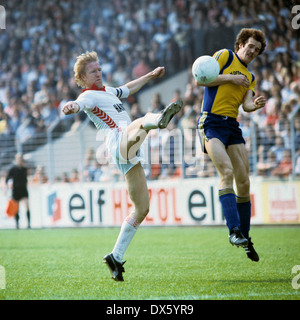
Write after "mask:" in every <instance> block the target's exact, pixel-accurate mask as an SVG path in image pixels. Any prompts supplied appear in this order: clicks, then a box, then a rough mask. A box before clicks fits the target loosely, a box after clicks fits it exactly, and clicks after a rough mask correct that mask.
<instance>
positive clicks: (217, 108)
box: [202, 49, 256, 118]
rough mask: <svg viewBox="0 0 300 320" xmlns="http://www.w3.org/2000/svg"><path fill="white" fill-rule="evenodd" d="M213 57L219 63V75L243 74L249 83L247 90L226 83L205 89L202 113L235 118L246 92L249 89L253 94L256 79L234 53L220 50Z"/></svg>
mask: <svg viewBox="0 0 300 320" xmlns="http://www.w3.org/2000/svg"><path fill="white" fill-rule="evenodd" d="M213 57H214V58H215V59H216V60H217V61H218V62H219V65H220V74H243V75H245V76H246V77H247V78H248V80H249V83H250V86H249V88H245V87H243V86H238V85H235V84H232V83H226V84H223V85H220V86H215V87H206V88H205V91H204V98H203V102H202V112H204V111H206V112H212V113H215V114H219V115H223V116H228V117H232V118H237V116H238V109H239V106H240V105H241V104H242V103H243V99H244V96H245V94H246V92H247V91H248V90H249V89H250V90H252V91H253V93H255V91H254V89H255V85H256V79H255V77H254V75H253V74H252V73H251V72H250V71H249V70H248V69H247V66H246V65H245V64H244V63H243V62H242V61H241V60H240V59H239V57H238V56H237V55H236V53H235V52H233V51H231V50H228V49H222V50H220V51H217V52H216V53H215V54H214V55H213Z"/></svg>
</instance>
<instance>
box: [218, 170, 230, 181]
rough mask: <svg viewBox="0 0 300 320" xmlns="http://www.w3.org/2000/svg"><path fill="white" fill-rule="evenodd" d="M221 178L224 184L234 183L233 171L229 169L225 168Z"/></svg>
mask: <svg viewBox="0 0 300 320" xmlns="http://www.w3.org/2000/svg"><path fill="white" fill-rule="evenodd" d="M220 176H221V180H222V181H224V182H231V181H233V169H232V168H229V167H226V168H223V170H222V171H221V174H220Z"/></svg>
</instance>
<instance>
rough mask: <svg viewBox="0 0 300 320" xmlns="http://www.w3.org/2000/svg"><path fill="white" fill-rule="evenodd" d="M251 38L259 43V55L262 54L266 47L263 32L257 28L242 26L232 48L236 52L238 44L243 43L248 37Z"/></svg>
mask: <svg viewBox="0 0 300 320" xmlns="http://www.w3.org/2000/svg"><path fill="white" fill-rule="evenodd" d="M251 37H252V38H253V39H254V40H256V41H258V42H260V43H261V49H260V51H259V53H258V54H259V55H260V54H262V53H263V52H264V50H265V48H266V38H265V35H264V33H263V32H262V31H261V30H258V29H252V28H243V29H242V30H241V31H240V32H239V34H238V35H237V37H236V40H235V44H234V50H235V52H237V51H238V50H239V45H240V44H242V45H244V44H245V43H246V42H247V41H248V39H249V38H251Z"/></svg>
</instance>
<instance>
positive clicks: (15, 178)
mask: <svg viewBox="0 0 300 320" xmlns="http://www.w3.org/2000/svg"><path fill="white" fill-rule="evenodd" d="M9 181H12V198H13V199H14V200H16V201H18V202H20V201H22V202H24V204H25V206H26V210H27V211H26V212H27V221H28V228H30V210H29V201H28V189H27V168H26V167H25V163H24V159H23V156H22V154H20V153H18V154H16V157H15V165H13V166H12V167H11V168H10V169H9V171H8V173H7V176H6V184H9ZM15 219H16V227H17V229H18V228H19V220H20V216H19V212H18V213H17V214H16V216H15Z"/></svg>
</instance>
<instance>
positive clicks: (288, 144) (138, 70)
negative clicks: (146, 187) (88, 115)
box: [0, 0, 300, 182]
mask: <svg viewBox="0 0 300 320" xmlns="http://www.w3.org/2000/svg"><path fill="white" fill-rule="evenodd" d="M293 5H295V4H293V1H290V0H288V1H285V0H270V1H266V0H253V1H251V2H248V1H247V0H233V1H229V0H212V1H208V0H198V1H183V0H167V1H160V0H151V1H150V0H141V1H135V0H127V1H121V0H111V1H104V0H103V1H102V0H90V1H87V0H72V1H71V0H45V1H18V0H10V1H9V2H8V3H7V4H6V5H5V10H6V29H4V30H0V42H1V46H0V66H1V67H0V145H1V147H0V148H1V149H0V166H2V167H3V166H4V165H7V164H8V163H10V161H11V159H13V158H14V154H15V153H16V146H17V144H18V143H19V144H21V145H23V144H24V145H25V144H26V143H28V141H30V143H32V144H35V142H37V138H38V137H43V136H45V133H46V131H47V129H48V128H49V127H51V125H52V124H53V123H54V122H55V121H57V119H59V120H60V121H61V122H62V123H63V124H64V125H63V126H62V128H63V130H64V131H67V130H70V129H71V128H72V127H73V126H74V125H73V120H75V121H76V123H77V121H79V123H80V121H82V120H83V118H84V116H83V115H80V117H79V118H78V117H77V118H75V117H73V118H72V117H69V118H68V119H66V118H64V116H63V115H62V114H61V112H60V110H61V107H62V105H64V104H65V102H66V101H68V100H70V99H73V98H75V97H76V96H77V95H78V94H79V93H80V89H79V88H78V87H77V85H76V84H75V82H74V79H73V65H74V62H75V59H76V56H78V55H79V54H80V53H82V52H85V51H87V50H89V51H91V50H95V51H97V53H98V55H99V57H100V62H101V65H102V72H103V80H104V82H105V84H106V85H111V86H119V85H122V84H124V83H126V82H127V81H129V80H131V79H133V78H137V77H139V76H141V75H143V74H145V73H147V72H148V71H150V70H152V69H153V68H155V67H156V66H158V65H163V66H165V68H166V77H171V76H172V75H175V74H176V73H177V72H179V71H182V70H189V82H188V84H187V86H186V87H182V88H180V89H178V90H177V88H174V95H176V96H180V97H181V98H183V100H184V102H185V108H184V110H183V111H182V112H181V113H180V114H178V115H177V116H176V118H175V119H174V121H173V123H172V125H171V126H173V127H172V128H171V127H169V130H172V129H174V128H179V129H181V130H184V129H195V128H196V127H197V120H198V117H199V114H200V110H201V101H202V97H203V88H201V87H197V86H195V83H194V81H193V79H192V76H191V72H190V68H191V65H192V63H193V60H194V59H195V58H196V57H197V55H198V54H199V53H200V51H199V49H198V48H199V43H200V44H201V46H202V45H203V46H205V41H203V38H202V42H201V39H200V35H203V34H205V33H211V32H215V35H217V34H218V32H219V31H220V30H222V31H223V32H225V33H224V34H225V35H227V38H226V37H224V41H227V42H226V45H227V43H229V44H228V46H229V45H230V46H231V47H229V49H233V44H234V39H235V35H236V34H237V33H238V31H239V30H240V29H241V28H243V27H258V28H260V29H261V30H263V31H264V32H265V34H266V37H267V48H266V51H265V53H264V54H263V55H261V56H259V57H258V58H257V59H256V60H255V61H254V62H253V64H252V66H251V68H252V70H251V71H252V72H253V73H254V74H255V76H256V79H257V87H256V90H257V94H258V95H265V96H266V98H267V104H266V107H265V108H264V109H262V110H260V111H257V112H255V113H254V114H252V115H249V114H246V113H243V112H241V113H240V116H239V119H238V120H239V121H240V123H241V126H242V129H243V132H244V136H245V139H246V142H247V147H248V148H249V152H250V153H249V154H251V151H253V150H251V148H253V144H251V139H252V138H253V137H251V130H253V128H252V127H251V126H252V124H253V122H255V123H256V124H257V126H256V130H255V134H256V141H257V145H256V148H257V149H256V150H257V157H256V159H255V161H253V159H252V158H251V159H250V160H251V161H250V163H251V171H252V172H255V170H256V172H257V174H259V175H263V176H265V177H268V176H277V177H283V178H287V177H289V175H290V174H291V173H292V169H293V166H292V156H294V157H295V168H296V173H297V174H298V175H299V176H300V113H299V112H298V113H296V110H297V108H298V107H299V104H300V37H299V32H300V31H299V29H296V28H294V27H293V25H292V19H293V17H294V15H293V14H292V7H293ZM299 22H300V21H299ZM198 36H199V37H198ZM216 39H217V37H216ZM198 40H199V41H198ZM213 40H214V39H212V40H210V41H213ZM223 43H224V42H223ZM223 43H222V44H223ZM221 48H222V47H220V43H218V42H217V41H216V40H215V41H214V43H213V46H211V47H210V50H212V49H214V50H215V49H216V50H217V49H221ZM207 50H208V49H207ZM213 53H214V52H209V54H213ZM159 81H162V80H157V82H159ZM153 84H156V83H155V82H154V83H151V84H149V85H153ZM127 102H128V105H129V106H130V108H129V109H130V113H131V117H132V119H135V118H137V117H139V116H141V115H142V114H143V112H142V111H141V110H142V107H141V106H139V104H138V102H137V99H136V98H135V97H131V98H130V99H128V101H127ZM164 103H165V102H164V101H161V98H160V94H159V92H158V93H157V94H156V95H155V96H154V97H153V99H152V103H151V110H152V111H160V110H161V109H162V108H163V107H164ZM292 115H295V117H294V120H293V121H291V116H292ZM250 116H251V117H252V120H251V119H250ZM69 119H71V121H70V120H69ZM291 124H292V126H291ZM195 131H196V130H194V131H192V133H191V136H190V137H189V138H190V139H191V140H192V141H194V140H196V139H197V137H195V134H194V133H195ZM193 132H194V133H193ZM153 140H154V139H153ZM165 140H166V141H168V139H165ZM169 143H170V141H169ZM292 143H294V144H295V145H294V146H293V145H292ZM37 144H38V143H37ZM174 148H175V146H173V149H174ZM293 148H294V149H293ZM293 150H294V153H293ZM5 159H8V162H5ZM85 161H86V163H85V165H86V167H85V169H84V170H83V172H82V173H78V171H77V169H73V171H72V172H70V173H66V174H65V175H64V176H63V177H58V178H57V179H58V180H60V181H77V180H78V181H79V180H80V177H79V176H80V174H83V175H84V180H88V181H101V179H102V181H105V179H109V177H110V178H111V177H112V176H113V177H115V179H118V178H117V175H118V174H117V173H116V172H115V171H114V172H113V173H111V172H107V170H108V169H107V168H105V166H104V165H102V166H100V165H99V164H97V161H95V155H93V152H92V151H90V150H89V152H88V154H87V156H86V159H85ZM184 170H185V172H184V173H185V175H187V176H190V177H203V176H215V175H216V172H215V170H214V167H213V166H212V165H211V162H210V161H209V159H205V162H204V167H202V168H201V170H198V169H197V168H196V167H195V166H194V167H193V166H189V165H186V167H185V168H184ZM37 171H39V172H41V168H34V170H33V172H32V178H33V179H37V181H39V180H38V178H36V176H37ZM182 174H183V172H182V166H181V165H176V164H175V162H174V161H173V163H172V165H163V164H161V165H160V164H156V165H153V166H152V168H149V172H148V175H149V179H158V178H159V179H163V178H166V177H178V176H182ZM68 175H70V177H69V176H68ZM101 177H102V178H101ZM107 177H108V178H107ZM45 181H47V178H45V177H43V179H42V182H45Z"/></svg>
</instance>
